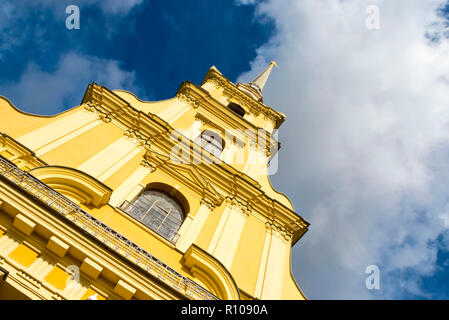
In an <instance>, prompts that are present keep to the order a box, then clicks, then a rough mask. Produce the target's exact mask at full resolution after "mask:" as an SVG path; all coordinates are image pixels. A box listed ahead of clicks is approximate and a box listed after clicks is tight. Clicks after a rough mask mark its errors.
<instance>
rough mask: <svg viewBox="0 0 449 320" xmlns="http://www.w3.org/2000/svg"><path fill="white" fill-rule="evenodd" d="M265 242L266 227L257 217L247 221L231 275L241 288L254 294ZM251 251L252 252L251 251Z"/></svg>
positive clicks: (250, 217) (251, 217)
mask: <svg viewBox="0 0 449 320" xmlns="http://www.w3.org/2000/svg"><path fill="white" fill-rule="evenodd" d="M264 240H265V225H264V224H263V223H262V222H261V221H260V220H259V219H257V218H256V217H254V216H251V215H250V216H249V217H248V218H247V219H246V223H245V226H244V228H243V232H242V236H241V238H240V241H239V245H238V247H237V252H236V254H235V257H234V261H233V263H232V267H231V273H232V274H233V275H234V277H235V281H236V282H237V283H238V284H239V287H240V288H241V289H242V290H244V291H245V292H248V293H250V294H254V290H255V287H256V281H257V275H258V272H259V266H260V263H255V261H260V260H261V258H262V251H263V245H264ZM249 249H250V250H249Z"/></svg>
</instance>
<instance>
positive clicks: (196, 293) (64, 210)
mask: <svg viewBox="0 0 449 320" xmlns="http://www.w3.org/2000/svg"><path fill="white" fill-rule="evenodd" d="M0 176H3V177H4V178H6V179H7V180H9V181H11V182H12V183H14V184H15V185H16V186H17V187H19V188H20V189H22V190H24V191H26V192H27V193H28V194H30V195H31V196H33V197H34V198H36V199H38V200H39V201H41V202H43V203H45V204H46V205H47V206H49V207H50V208H52V209H53V210H55V211H56V212H58V213H60V214H61V215H62V216H64V217H65V218H67V219H69V220H71V221H72V222H74V223H75V224H77V225H78V226H80V227H81V228H83V229H84V230H85V231H86V232H88V233H89V234H91V235H93V236H94V237H96V238H97V239H98V240H99V241H102V242H103V243H104V244H106V245H107V246H108V247H109V248H111V249H112V250H114V251H116V252H118V253H119V254H121V255H122V256H124V257H125V258H127V259H128V260H130V261H131V262H133V263H134V264H136V265H138V266H140V267H142V268H143V269H144V270H146V271H147V272H148V273H150V274H152V275H153V276H155V277H157V278H159V279H160V280H162V281H163V282H165V283H166V284H168V285H170V286H171V287H173V288H175V289H176V290H177V291H178V292H180V293H182V294H183V295H185V296H186V297H188V298H190V299H194V300H218V298H217V297H216V296H215V295H213V294H212V293H210V292H209V291H207V290H206V289H204V288H203V287H201V286H200V285H198V284H197V283H195V282H194V281H192V280H190V279H188V278H186V277H184V276H183V275H181V274H180V273H178V272H177V271H175V270H174V269H172V268H170V267H169V266H168V265H166V264H165V263H164V262H162V261H161V260H159V259H157V258H156V257H154V256H153V255H151V254H150V253H148V252H147V251H145V250H144V249H142V248H141V247H139V246H138V245H137V244H135V243H133V242H132V241H130V240H128V239H127V238H126V237H124V236H122V235H121V234H120V233H118V232H116V231H114V230H113V229H111V228H110V227H108V226H107V225H105V224H104V223H102V222H101V221H99V220H97V219H95V218H94V217H93V216H91V215H90V214H88V213H87V212H85V211H84V210H82V209H81V208H80V207H79V206H78V205H76V204H75V203H73V202H72V201H70V200H69V199H67V198H66V197H64V196H63V195H61V194H60V193H58V192H56V191H55V190H53V189H52V188H50V187H49V186H47V185H46V184H44V183H42V182H41V181H39V180H38V179H36V178H35V177H33V176H32V175H31V174H29V173H27V172H24V171H22V170H20V169H19V168H18V167H17V166H16V165H15V164H13V163H12V162H10V161H9V160H7V159H6V158H4V157H3V156H0Z"/></svg>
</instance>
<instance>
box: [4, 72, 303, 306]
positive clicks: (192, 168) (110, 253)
mask: <svg viewBox="0 0 449 320" xmlns="http://www.w3.org/2000/svg"><path fill="white" fill-rule="evenodd" d="M274 65H275V64H274V63H272V64H270V66H269V67H268V68H267V69H266V70H265V71H264V72H262V74H261V75H259V76H258V77H257V78H256V79H255V80H253V81H252V82H251V83H249V84H241V83H239V84H237V85H235V84H234V83H232V82H231V81H229V80H228V79H226V78H225V77H224V76H223V75H222V74H221V73H220V72H219V71H218V70H217V69H216V68H215V67H212V68H211V69H210V70H209V71H208V73H207V74H206V76H205V78H204V80H203V82H202V84H201V85H200V86H198V85H194V84H193V83H190V82H184V83H182V84H181V86H180V88H179V89H178V92H177V94H176V96H175V97H174V98H172V99H168V100H163V101H158V102H146V101H141V100H139V99H138V98H137V97H136V96H134V95H133V94H132V93H129V92H125V91H121V90H114V91H111V90H109V89H108V88H106V87H103V86H100V85H98V84H96V83H93V84H91V85H89V87H88V88H87V90H86V93H85V95H84V97H83V99H82V102H81V104H80V105H79V106H77V107H75V108H72V109H70V110H68V111H65V112H63V113H61V114H58V115H55V116H39V115H33V114H27V113H24V112H22V111H20V110H19V109H17V108H16V107H14V106H13V105H12V104H11V102H9V100H7V99H6V98H2V97H0V299H56V300H65V299H73V300H79V299H90V300H117V299H137V300H147V299H157V300H173V299H192V300H214V299H232V300H254V299H305V296H304V294H303V293H302V291H301V290H300V288H299V286H298V284H297V283H296V281H295V279H294V278H293V275H292V272H291V248H292V246H293V245H294V244H295V243H296V242H297V241H298V240H299V239H300V238H301V237H302V236H303V234H304V233H305V232H306V231H307V228H308V226H309V224H308V223H307V222H306V221H305V220H304V219H302V218H301V217H300V216H299V215H298V214H297V213H295V211H294V207H293V205H292V203H291V202H290V200H289V199H288V198H287V197H286V196H285V195H283V194H281V193H279V192H277V191H276V190H275V189H274V188H273V187H272V185H271V184H270V181H269V175H268V164H269V162H270V160H272V159H273V158H274V157H275V155H276V152H277V151H278V146H279V142H278V141H277V140H276V135H275V132H276V130H277V129H278V128H279V126H280V125H281V124H282V122H283V121H284V120H285V117H284V115H283V114H281V113H279V112H277V111H275V110H273V109H272V108H270V107H268V106H266V105H265V104H264V103H263V98H262V89H263V87H264V85H265V82H266V81H267V78H268V75H269V74H270V72H271V69H272V68H273V66H274ZM24 94H26V93H24Z"/></svg>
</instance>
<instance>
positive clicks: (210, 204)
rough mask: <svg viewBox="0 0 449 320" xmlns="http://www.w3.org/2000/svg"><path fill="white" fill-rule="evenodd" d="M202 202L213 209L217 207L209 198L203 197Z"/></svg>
mask: <svg viewBox="0 0 449 320" xmlns="http://www.w3.org/2000/svg"><path fill="white" fill-rule="evenodd" d="M200 203H201V205H202V206H206V207H207V208H208V209H209V210H211V211H212V210H214V209H215V204H214V203H213V202H212V201H210V200H209V199H207V198H203V199H201V201H200Z"/></svg>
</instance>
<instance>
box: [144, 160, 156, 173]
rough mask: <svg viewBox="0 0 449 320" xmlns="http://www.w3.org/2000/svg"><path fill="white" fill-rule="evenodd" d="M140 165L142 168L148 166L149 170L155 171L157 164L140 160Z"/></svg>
mask: <svg viewBox="0 0 449 320" xmlns="http://www.w3.org/2000/svg"><path fill="white" fill-rule="evenodd" d="M140 165H141V166H142V167H144V168H148V169H150V172H151V173H153V172H154V171H156V169H157V167H158V166H157V164H156V163H154V162H151V161H148V160H142V162H141V163H140Z"/></svg>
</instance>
